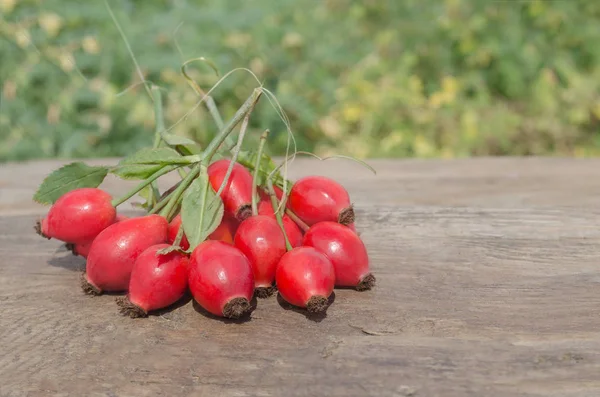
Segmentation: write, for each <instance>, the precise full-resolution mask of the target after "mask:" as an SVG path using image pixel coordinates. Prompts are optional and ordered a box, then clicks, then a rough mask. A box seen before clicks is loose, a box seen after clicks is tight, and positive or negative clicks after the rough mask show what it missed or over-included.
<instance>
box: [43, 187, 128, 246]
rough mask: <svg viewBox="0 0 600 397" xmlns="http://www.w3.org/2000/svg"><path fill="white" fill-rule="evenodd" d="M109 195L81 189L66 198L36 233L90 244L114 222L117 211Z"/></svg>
mask: <svg viewBox="0 0 600 397" xmlns="http://www.w3.org/2000/svg"><path fill="white" fill-rule="evenodd" d="M111 200H112V197H111V196H110V194H108V193H106V192H105V191H103V190H101V189H98V188H80V189H74V190H71V191H69V192H67V193H65V194H63V195H62V196H61V197H60V198H59V199H58V200H56V202H55V203H54V204H53V205H52V206H51V207H50V210H49V211H48V214H47V215H46V217H44V218H43V219H42V221H41V222H38V224H37V225H36V231H37V232H38V234H40V235H41V236H43V237H46V238H48V239H50V238H55V239H57V240H61V241H64V242H66V243H74V244H75V243H87V242H89V241H91V240H93V239H94V238H95V237H96V236H97V235H98V234H99V233H100V232H101V231H103V230H104V229H106V228H107V227H108V226H110V225H112V224H113V223H114V222H115V219H116V216H117V211H116V209H115V207H113V205H112V203H111Z"/></svg>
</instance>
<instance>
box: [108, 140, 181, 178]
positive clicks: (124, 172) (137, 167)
mask: <svg viewBox="0 0 600 397" xmlns="http://www.w3.org/2000/svg"><path fill="white" fill-rule="evenodd" d="M180 158H181V155H180V154H179V153H177V152H176V151H175V150H173V149H171V148H168V147H162V148H158V149H151V148H144V149H141V150H139V151H137V152H135V153H134V154H132V155H130V156H128V157H126V158H124V159H123V160H121V161H120V162H119V164H118V165H117V167H115V169H113V170H112V173H113V174H115V175H117V176H118V177H120V178H123V179H146V178H149V177H150V176H151V175H152V174H154V173H155V172H156V171H158V170H160V169H161V168H163V167H164V166H165V165H168V164H173V162H175V161H176V160H178V159H180Z"/></svg>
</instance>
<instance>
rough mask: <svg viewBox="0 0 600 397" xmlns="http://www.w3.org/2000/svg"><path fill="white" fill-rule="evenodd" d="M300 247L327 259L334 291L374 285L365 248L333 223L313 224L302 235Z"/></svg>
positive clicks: (357, 238)
mask: <svg viewBox="0 0 600 397" xmlns="http://www.w3.org/2000/svg"><path fill="white" fill-rule="evenodd" d="M302 245H304V246H309V247H314V248H315V249H317V250H318V251H319V252H322V253H323V254H325V255H326V256H327V257H328V258H329V260H330V261H331V263H332V264H333V268H334V269H335V285H336V286H337V287H354V288H356V289H357V290H359V291H362V290H367V289H371V288H372V287H373V286H374V285H375V276H373V275H372V274H371V272H370V271H369V256H368V255H367V249H366V247H365V244H364V243H363V242H362V240H361V239H360V237H358V235H357V234H356V233H355V232H353V231H352V230H351V229H349V228H348V227H346V226H343V225H340V224H339V223H335V222H320V223H317V224H316V225H314V226H312V227H311V228H310V229H309V230H308V232H306V234H305V235H304V240H303V241H302Z"/></svg>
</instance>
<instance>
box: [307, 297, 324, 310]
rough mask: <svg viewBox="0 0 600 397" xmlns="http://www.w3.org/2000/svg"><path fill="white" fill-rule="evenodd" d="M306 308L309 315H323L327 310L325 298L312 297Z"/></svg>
mask: <svg viewBox="0 0 600 397" xmlns="http://www.w3.org/2000/svg"><path fill="white" fill-rule="evenodd" d="M306 308H307V309H308V311H309V312H310V313H323V312H324V311H325V310H327V298H325V297H324V296H313V297H311V298H310V299H309V300H308V304H307V305H306Z"/></svg>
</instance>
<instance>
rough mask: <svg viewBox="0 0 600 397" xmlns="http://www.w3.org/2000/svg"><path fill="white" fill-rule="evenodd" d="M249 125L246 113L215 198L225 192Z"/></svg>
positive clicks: (248, 116)
mask: <svg viewBox="0 0 600 397" xmlns="http://www.w3.org/2000/svg"><path fill="white" fill-rule="evenodd" d="M249 123H250V112H248V113H246V115H245V116H244V121H243V122H242V126H241V127H240V133H239V135H238V140H237V145H236V146H235V148H234V149H233V154H232V156H231V161H230V162H229V166H228V167H227V172H226V173H225V177H224V178H223V182H221V186H219V190H218V191H217V192H216V196H215V199H216V197H219V196H220V195H221V193H223V190H225V186H227V182H229V178H230V177H231V173H232V172H233V166H234V165H235V163H236V161H237V158H238V156H239V154H240V150H241V149H242V143H243V142H244V137H245V136H246V130H247V129H248V124H249Z"/></svg>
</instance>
